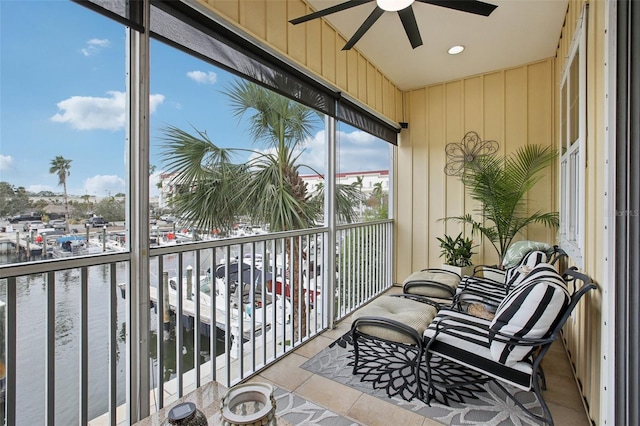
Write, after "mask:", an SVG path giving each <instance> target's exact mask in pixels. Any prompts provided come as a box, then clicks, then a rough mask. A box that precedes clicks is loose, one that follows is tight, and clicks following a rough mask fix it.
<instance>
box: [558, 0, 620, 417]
mask: <svg viewBox="0 0 640 426" xmlns="http://www.w3.org/2000/svg"><path fill="white" fill-rule="evenodd" d="M585 3H588V4H589V13H588V19H587V26H586V31H587V94H586V96H587V143H586V148H587V149H586V155H587V167H586V171H585V179H586V182H585V195H586V199H585V210H584V211H585V227H586V229H585V253H584V259H585V262H584V263H585V265H584V271H585V272H586V273H587V274H588V275H589V276H591V277H592V278H593V279H594V281H595V283H596V285H598V286H599V287H600V288H602V286H604V285H609V286H612V285H613V284H612V283H605V280H604V277H605V266H604V265H605V264H604V258H605V257H606V256H608V255H613V254H611V253H609V254H608V253H604V251H603V247H604V246H605V244H604V232H603V229H604V224H605V217H604V214H605V211H606V210H607V206H606V204H605V198H604V195H603V194H604V191H605V178H604V174H605V170H606V168H607V165H606V164H605V142H604V134H605V132H604V123H605V115H604V105H605V102H606V99H605V98H604V78H605V76H604V67H603V64H604V62H605V56H604V34H605V32H604V30H605V8H606V3H605V2H602V1H591V2H586V1H584V0H570V1H569V7H568V10H567V15H566V18H565V24H564V27H563V29H562V35H561V38H560V41H559V43H558V50H557V54H556V81H557V82H558V88H559V87H560V82H561V76H562V70H563V68H564V66H565V62H566V57H567V56H568V54H569V49H570V47H571V42H572V40H573V38H574V34H575V31H576V28H577V22H578V20H579V19H580V16H581V14H582V11H583V8H584V5H585ZM556 96H558V98H559V94H556ZM602 301H603V299H602V297H601V292H600V291H597V292H591V293H590V294H589V295H588V297H587V299H586V300H585V301H584V302H583V303H581V304H580V305H579V306H578V308H577V310H576V311H577V312H576V313H575V314H574V315H573V318H572V320H570V321H569V323H568V325H567V327H566V329H565V334H564V337H565V340H566V347H567V350H568V351H569V353H570V355H571V361H572V364H573V365H574V368H575V370H576V375H577V378H578V382H579V384H580V387H581V391H582V394H583V396H584V403H585V405H586V407H587V410H588V413H589V417H590V418H591V419H592V420H593V421H594V422H596V423H597V422H598V420H600V393H601V392H602V390H601V389H602V387H603V386H604V385H606V384H602V383H601V380H600V368H601V362H600V360H601V357H602V355H601V354H602V347H601V341H602V339H601V336H602V317H601V312H602V309H601V306H602Z"/></svg>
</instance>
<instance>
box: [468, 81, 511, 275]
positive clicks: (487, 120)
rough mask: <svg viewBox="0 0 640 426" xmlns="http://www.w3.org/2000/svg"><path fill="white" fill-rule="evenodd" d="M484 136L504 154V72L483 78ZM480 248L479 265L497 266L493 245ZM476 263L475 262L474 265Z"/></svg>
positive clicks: (484, 242) (482, 242) (483, 244)
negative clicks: (493, 142) (496, 144)
mask: <svg viewBox="0 0 640 426" xmlns="http://www.w3.org/2000/svg"><path fill="white" fill-rule="evenodd" d="M483 89H484V90H483V96H484V98H483V100H482V103H483V105H484V111H483V115H484V123H483V127H484V134H483V135H482V137H483V138H484V139H485V140H494V141H496V142H497V143H498V144H499V145H500V147H501V149H502V151H503V152H504V146H503V145H504V129H505V125H504V120H505V94H504V93H505V84H504V71H498V72H494V73H490V74H487V75H485V76H484V78H483ZM479 243H480V244H481V246H480V247H479V248H478V257H479V259H478V262H479V264H489V265H495V264H496V263H497V262H498V255H497V254H496V251H495V249H494V248H493V246H492V245H491V243H489V242H487V241H485V240H484V239H482V241H480V242H479ZM475 262H476V261H475V260H474V263H475Z"/></svg>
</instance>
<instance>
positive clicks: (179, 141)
mask: <svg viewBox="0 0 640 426" xmlns="http://www.w3.org/2000/svg"><path fill="white" fill-rule="evenodd" d="M224 93H225V94H226V95H227V96H228V97H229V99H230V101H231V108H232V110H233V112H234V114H235V115H236V116H237V117H238V118H239V119H240V118H242V119H245V120H246V121H247V122H248V123H249V132H250V134H251V136H252V137H253V140H254V141H255V142H261V143H262V144H263V145H264V148H266V149H265V150H264V151H262V152H261V151H255V150H247V149H233V148H221V147H219V146H217V145H215V144H214V143H213V142H212V141H211V139H210V138H209V136H208V135H207V134H206V132H203V131H198V130H196V131H195V134H190V133H188V132H185V131H183V130H181V129H178V128H176V127H173V126H169V127H167V128H165V129H164V136H163V140H164V147H163V148H164V149H163V160H164V161H165V163H166V166H167V169H168V173H176V175H175V177H174V179H173V182H172V183H173V184H174V185H175V187H176V188H178V191H177V194H176V195H175V196H174V198H173V201H174V208H175V212H176V213H177V214H178V215H179V216H181V217H183V218H184V219H186V220H187V221H189V222H191V223H193V224H194V225H195V226H197V227H198V228H201V229H214V228H217V229H220V230H221V231H222V232H223V233H224V232H228V231H229V230H230V229H231V228H232V226H233V224H234V223H235V222H236V221H237V218H238V217H240V216H248V217H250V218H251V220H252V222H254V223H260V224H265V223H266V224H269V229H270V230H271V231H273V232H277V231H286V230H294V229H305V228H309V227H312V226H314V224H315V222H316V221H317V219H318V218H319V217H320V214H321V212H322V210H321V207H322V203H321V202H319V201H320V200H321V198H320V197H323V195H324V191H320V192H319V193H318V194H316V196H315V200H314V199H312V197H311V196H310V195H309V194H308V192H307V185H306V183H305V182H304V181H303V180H302V178H301V177H300V173H299V170H300V167H302V166H304V165H303V164H300V163H299V158H300V155H301V154H302V148H303V143H304V141H305V139H306V138H308V137H310V136H311V132H312V130H313V128H314V125H315V124H316V123H317V122H320V120H319V119H320V116H319V115H318V114H317V113H316V112H314V111H312V110H311V109H309V108H307V107H305V106H303V105H300V104H298V103H296V102H294V101H291V100H289V99H287V98H285V97H283V96H280V95H278V94H276V93H275V92H272V91H269V90H267V89H264V88H262V87H260V86H258V85H256V84H253V83H250V82H247V81H243V80H238V81H235V82H234V83H232V84H231V85H230V87H229V88H228V89H227V90H226V91H225V92H224ZM247 153H249V154H251V157H250V159H249V160H248V161H247V162H244V163H242V162H234V161H233V160H236V159H237V156H238V155H239V154H245V155H246V154H247ZM312 170H313V169H312ZM337 192H340V191H339V190H338V191H337ZM350 208H351V210H352V209H353V203H352V205H351V206H350ZM347 216H348V217H349V219H351V218H352V217H353V215H350V216H349V215H348V214H347ZM298 244H299V240H298V239H296V238H294V239H293V246H292V244H291V240H290V239H287V240H286V247H285V250H286V253H287V258H288V259H291V263H292V265H291V266H292V268H293V271H291V273H290V275H289V276H290V277H292V279H293V295H294V300H293V306H294V314H293V320H294V329H295V330H296V337H298V336H297V332H298V330H302V333H303V335H306V334H307V325H306V316H305V315H299V309H301V310H302V312H304V311H305V310H306V307H305V300H304V298H301V299H302V300H296V299H297V296H298V294H300V293H299V286H300V283H299V274H298V273H296V271H295V269H296V268H298V265H299V264H300V259H299V253H300V250H298Z"/></svg>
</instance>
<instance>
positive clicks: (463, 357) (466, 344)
mask: <svg viewBox="0 0 640 426" xmlns="http://www.w3.org/2000/svg"><path fill="white" fill-rule="evenodd" d="M440 322H442V324H447V326H448V328H444V329H440V332H439V333H438V334H436V332H437V330H438V329H439V328H438V324H439V323H440ZM490 324H491V322H490V321H487V320H485V319H482V318H478V317H474V316H472V315H469V314H466V313H464V312H459V311H455V310H449V309H441V310H440V311H439V312H438V315H437V316H436V317H435V318H434V320H433V321H432V322H431V324H430V325H429V327H428V328H427V329H426V330H425V331H424V337H425V341H427V342H428V341H430V340H432V339H434V338H435V339H436V341H435V342H433V343H432V344H431V346H430V352H431V353H437V354H438V355H440V356H442V357H443V358H446V359H450V360H453V361H455V362H457V363H460V364H462V365H465V366H467V367H469V368H471V369H473V370H476V371H479V372H481V373H483V374H486V375H487V376H490V377H493V378H496V379H500V380H502V381H505V382H507V383H509V384H511V385H513V386H516V387H518V388H520V389H523V390H529V389H531V375H532V371H533V368H532V365H531V361H530V360H528V359H527V360H523V361H520V362H517V363H515V365H512V366H509V367H507V366H505V365H504V364H501V363H499V362H496V361H495V360H494V359H493V356H492V354H491V349H490V345H491V343H490V339H489V325H490Z"/></svg>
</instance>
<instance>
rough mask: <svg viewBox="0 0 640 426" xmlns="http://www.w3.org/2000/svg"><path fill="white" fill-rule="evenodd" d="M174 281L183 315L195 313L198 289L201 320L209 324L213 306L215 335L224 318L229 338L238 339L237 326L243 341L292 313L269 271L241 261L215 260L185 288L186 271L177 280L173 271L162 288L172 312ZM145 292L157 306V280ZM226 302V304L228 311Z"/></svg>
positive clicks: (220, 333) (220, 331)
mask: <svg viewBox="0 0 640 426" xmlns="http://www.w3.org/2000/svg"><path fill="white" fill-rule="evenodd" d="M263 279H264V281H263ZM152 281H154V280H152ZM178 281H180V282H181V285H182V303H181V308H182V313H183V315H185V316H188V317H192V318H193V317H195V311H196V309H195V308H196V303H195V301H196V292H197V291H199V292H200V294H199V297H200V312H199V314H200V321H201V323H202V324H206V325H207V326H208V327H210V326H211V324H212V321H211V314H212V310H213V308H214V307H215V318H214V321H215V325H216V328H217V329H218V331H217V335H218V336H223V335H224V334H225V332H226V330H227V321H229V328H228V329H229V330H231V333H232V336H233V337H232V341H237V340H239V339H237V338H236V336H235V335H234V334H236V333H237V334H238V335H239V333H240V330H242V341H247V340H249V339H250V338H251V333H253V334H254V336H259V335H261V334H262V333H263V332H264V331H267V330H270V329H272V328H273V326H274V323H273V322H274V318H275V322H276V323H277V324H280V325H282V324H288V323H289V322H290V320H291V316H292V314H293V309H292V306H291V303H290V302H289V300H287V299H286V298H285V297H283V296H281V295H279V294H277V293H275V292H274V290H273V288H274V286H273V284H272V276H271V274H270V273H268V272H266V271H265V272H263V271H262V270H261V269H258V268H256V267H255V266H253V267H252V266H251V265H250V264H247V263H244V262H241V263H240V262H237V261H232V262H230V263H228V264H227V263H222V264H218V265H217V266H216V267H215V268H214V270H213V272H211V270H207V271H206V273H203V274H200V275H199V276H197V277H196V278H195V279H193V278H192V283H191V290H189V286H190V284H189V278H188V277H187V275H183V276H182V279H181V280H178V277H177V275H176V274H173V275H171V276H169V277H168V280H167V286H166V287H165V291H166V292H167V293H168V299H169V300H168V302H169V308H170V310H171V311H172V312H175V311H176V310H177V293H178ZM196 282H197V284H196ZM118 286H119V287H120V290H121V296H122V297H123V298H124V297H125V296H126V295H125V284H124V283H119V284H118ZM252 288H253V290H252ZM252 291H253V294H252ZM212 293H213V299H212ZM149 296H150V299H151V303H152V306H153V307H154V308H156V307H157V306H158V304H157V302H158V288H157V280H155V282H153V283H152V285H151V287H150V288H149ZM252 301H253V303H252ZM227 306H229V307H230V310H229V312H228V313H227ZM241 323H242V325H241ZM278 328H280V329H281V328H282V327H278ZM209 333H211V329H210V328H209V329H208V330H205V333H203V334H207V335H209Z"/></svg>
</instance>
